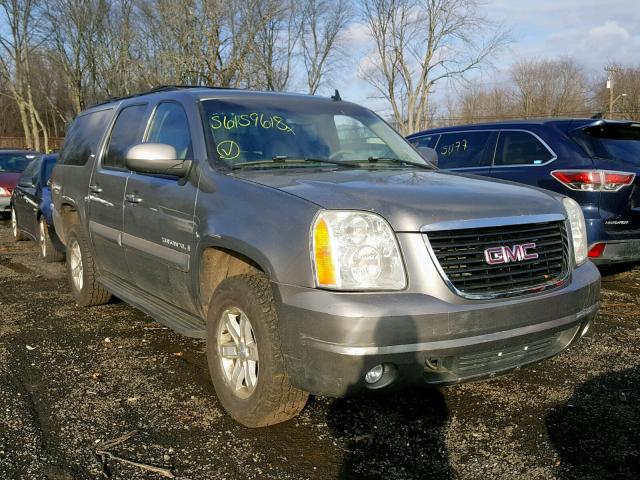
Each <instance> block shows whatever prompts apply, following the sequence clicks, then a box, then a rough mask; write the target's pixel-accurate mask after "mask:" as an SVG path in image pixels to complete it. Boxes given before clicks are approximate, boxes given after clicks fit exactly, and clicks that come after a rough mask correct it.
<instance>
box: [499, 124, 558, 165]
mask: <svg viewBox="0 0 640 480" xmlns="http://www.w3.org/2000/svg"><path fill="white" fill-rule="evenodd" d="M553 158H554V155H553V153H551V152H550V151H549V149H548V148H547V147H546V146H545V145H544V144H543V143H542V142H541V141H540V140H538V138H536V137H535V136H534V135H533V134H531V133H529V132H522V131H501V132H500V136H499V137H498V148H497V150H496V157H495V159H494V161H493V164H494V165H495V166H505V165H506V166H508V165H542V164H545V163H547V162H548V161H550V160H551V159H553Z"/></svg>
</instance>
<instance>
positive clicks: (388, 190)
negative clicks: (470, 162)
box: [235, 169, 565, 232]
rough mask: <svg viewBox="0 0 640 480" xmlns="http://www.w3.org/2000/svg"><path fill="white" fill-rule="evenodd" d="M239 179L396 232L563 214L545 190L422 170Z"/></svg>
mask: <svg viewBox="0 0 640 480" xmlns="http://www.w3.org/2000/svg"><path fill="white" fill-rule="evenodd" d="M235 176H237V177H240V178H243V179H245V180H248V181H251V182H255V183H259V184H261V185H265V186H269V187H273V188H277V189H279V190H282V191H285V192H288V193H290V194H292V195H296V196H298V197H300V198H303V199H306V200H308V201H310V202H313V203H315V204H317V205H319V206H321V207H323V208H327V209H345V210H366V211H371V212H375V213H378V214H380V215H382V216H383V217H384V218H385V219H386V220H387V221H388V222H389V223H390V224H391V226H392V228H393V229H394V230H395V231H396V232H417V231H420V227H422V226H424V225H428V224H431V223H435V222H445V221H450V220H474V219H482V218H495V217H513V216H520V215H540V214H548V213H559V214H562V215H565V211H564V207H563V206H562V204H561V203H560V202H559V201H557V200H556V199H555V198H554V197H553V196H551V195H550V194H548V193H545V192H544V191H542V190H539V189H536V188H531V187H526V186H523V185H518V184H515V183H511V182H504V181H496V180H491V179H487V178H484V177H476V176H470V175H460V174H454V173H445V172H441V171H423V170H397V169H396V170H391V169H387V170H366V169H362V170H360V169H352V170H336V171H331V172H327V171H326V170H324V171H323V170H318V169H312V170H311V169H309V170H306V171H305V170H303V169H296V170H281V171H273V170H269V171H264V170H262V171H256V170H245V171H239V172H236V173H235Z"/></svg>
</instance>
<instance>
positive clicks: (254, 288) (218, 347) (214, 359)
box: [207, 273, 309, 428]
mask: <svg viewBox="0 0 640 480" xmlns="http://www.w3.org/2000/svg"><path fill="white" fill-rule="evenodd" d="M207 361H208V363H209V372H210V374H211V379H212V381H213V386H214V388H215V391H216V394H217V396H218V399H219V400H220V403H221V404H222V407H223V408H224V409H225V410H226V411H227V412H228V413H229V415H231V416H232V417H233V418H234V419H235V420H236V421H237V422H239V423H241V424H242V425H244V426H246V427H250V428H256V427H266V426H268V425H273V424H276V423H280V422H284V421H286V420H289V419H291V418H293V417H295V416H296V415H297V414H298V413H300V411H301V410H302V409H303V408H304V406H305V404H306V402H307V398H308V397H309V395H308V393H306V392H304V391H302V390H299V389H297V388H296V387H294V386H293V385H292V384H291V381H290V379H289V376H288V374H287V371H286V368H285V364H284V355H283V354H282V349H281V345H280V336H279V332H278V317H277V315H276V308H275V303H274V301H273V293H272V290H271V283H270V281H269V279H268V278H267V277H266V276H265V275H264V274H262V273H251V274H243V275H238V276H235V277H230V278H227V279H226V280H224V281H223V282H222V283H221V284H220V285H219V286H218V288H217V289H216V291H215V292H214V294H213V297H212V299H211V304H210V306H209V312H208V315H207Z"/></svg>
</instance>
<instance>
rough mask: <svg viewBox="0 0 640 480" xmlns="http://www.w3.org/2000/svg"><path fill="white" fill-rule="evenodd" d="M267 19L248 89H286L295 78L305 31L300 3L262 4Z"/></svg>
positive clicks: (291, 0) (259, 33)
mask: <svg viewBox="0 0 640 480" xmlns="http://www.w3.org/2000/svg"><path fill="white" fill-rule="evenodd" d="M259 7H260V8H262V9H263V13H262V15H261V16H262V18H264V19H266V21H265V22H264V24H263V26H262V28H261V29H259V30H258V31H257V34H256V48H255V49H254V52H253V58H252V59H251V60H250V65H249V67H248V70H249V71H250V74H249V76H248V77H247V79H246V80H247V87H250V88H263V89H266V90H275V91H280V90H284V89H285V88H286V87H287V86H288V85H289V82H290V80H291V77H292V71H293V67H294V60H295V58H296V48H297V47H298V44H299V41H300V35H301V29H302V23H301V10H302V5H301V2H299V1H296V0H284V1H281V0H266V1H264V2H262V4H261V5H259Z"/></svg>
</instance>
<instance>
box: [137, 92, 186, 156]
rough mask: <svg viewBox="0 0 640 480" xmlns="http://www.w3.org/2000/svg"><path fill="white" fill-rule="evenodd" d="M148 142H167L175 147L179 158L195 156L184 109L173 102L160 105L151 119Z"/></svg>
mask: <svg viewBox="0 0 640 480" xmlns="http://www.w3.org/2000/svg"><path fill="white" fill-rule="evenodd" d="M147 142H150V143H165V144H167V145H171V146H172V147H175V149H176V152H177V154H178V159H179V160H186V159H188V158H193V149H192V148H191V133H190V132H189V123H188V120H187V114H186V113H185V111H184V109H183V108H182V107H181V106H180V105H178V104H177V103H173V102H165V103H161V104H160V105H158V108H156V111H155V114H154V115H153V120H152V121H151V127H150V128H149V134H148V135H147Z"/></svg>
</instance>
